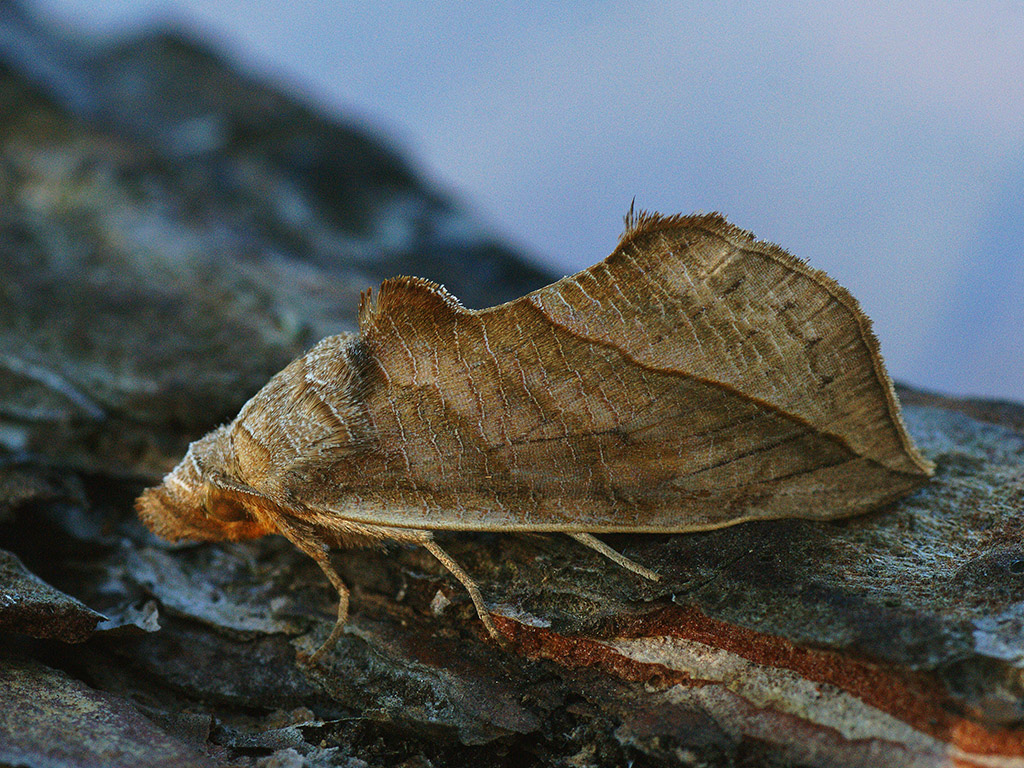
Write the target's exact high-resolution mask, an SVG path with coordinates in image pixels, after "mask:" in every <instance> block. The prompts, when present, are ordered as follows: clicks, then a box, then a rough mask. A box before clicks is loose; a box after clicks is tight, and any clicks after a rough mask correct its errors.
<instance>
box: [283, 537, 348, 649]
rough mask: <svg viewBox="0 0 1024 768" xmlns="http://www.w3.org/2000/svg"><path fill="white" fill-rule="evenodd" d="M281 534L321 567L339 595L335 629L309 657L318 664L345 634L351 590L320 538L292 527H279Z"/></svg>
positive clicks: (328, 548)
mask: <svg viewBox="0 0 1024 768" xmlns="http://www.w3.org/2000/svg"><path fill="white" fill-rule="evenodd" d="M278 528H279V530H280V531H281V534H282V535H283V536H284V537H285V538H287V539H288V540H289V541H290V542H291V543H292V544H294V545H295V546H296V547H297V548H298V549H299V550H300V551H301V552H303V553H305V554H307V555H309V556H310V557H311V558H312V559H313V561H314V562H315V563H316V564H317V565H319V566H320V570H321V571H323V572H324V575H326V576H327V580H328V581H330V582H331V586H333V587H334V589H335V590H336V591H337V593H338V618H337V619H336V620H335V622H334V628H333V629H331V634H330V635H328V637H327V639H326V640H324V641H323V643H321V644H320V647H319V648H317V649H316V650H315V651H314V652H313V655H312V656H310V657H309V659H308V661H307V663H308V664H316V662H317V661H319V660H320V657H321V656H323V655H324V654H325V653H326V652H327V651H328V650H329V649H331V648H333V647H334V645H335V644H336V643H337V642H338V638H340V637H341V636H342V634H344V632H345V624H346V622H347V621H348V602H349V590H348V586H347V585H346V584H345V582H344V581H343V580H342V578H341V575H340V574H339V573H338V572H337V571H336V570H335V568H334V566H333V565H331V560H330V557H329V556H328V553H329V552H330V547H328V545H327V544H326V543H325V542H323V541H321V540H320V539H319V538H317V537H315V536H313V535H311V532H310V531H297V530H293V529H292V528H291V527H290V526H286V525H279V526H278Z"/></svg>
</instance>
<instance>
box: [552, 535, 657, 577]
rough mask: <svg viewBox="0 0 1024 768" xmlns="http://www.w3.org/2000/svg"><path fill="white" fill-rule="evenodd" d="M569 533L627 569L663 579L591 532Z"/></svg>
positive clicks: (644, 575) (645, 575)
mask: <svg viewBox="0 0 1024 768" xmlns="http://www.w3.org/2000/svg"><path fill="white" fill-rule="evenodd" d="M569 535H570V536H572V537H573V538H574V539H576V541H578V542H579V543H580V544H582V545H583V546H585V547H590V548H591V549H593V550H596V551H598V552H600V553H601V554H602V555H604V556H605V557H607V558H608V559H609V560H613V561H614V562H616V563H618V564H619V565H621V566H622V567H623V568H625V569H626V570H627V571H632V572H633V573H635V574H638V575H640V576H643V577H644V578H645V579H650V580H651V581H661V576H659V575H658V574H656V573H655V572H654V571H652V570H651V569H650V568H644V567H643V566H642V565H640V563H636V562H633V561H632V560H630V559H629V558H628V557H626V556H625V555H623V554H622V553H620V552H616V551H615V550H614V549H612V548H611V547H609V546H608V545H607V544H605V543H604V542H603V541H601V540H600V539H597V538H594V537H593V536H591V535H590V534H589V533H570V534H569Z"/></svg>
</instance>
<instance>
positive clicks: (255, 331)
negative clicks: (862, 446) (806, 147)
mask: <svg viewBox="0 0 1024 768" xmlns="http://www.w3.org/2000/svg"><path fill="white" fill-rule="evenodd" d="M0 53H2V55H3V57H4V63H3V66H2V67H0V116H2V119H0V144H2V161H0V195H2V196H3V198H2V199H3V204H2V206H0V294H2V296H0V302H2V303H0V548H2V549H3V550H4V552H3V554H2V559H0V705H2V706H0V763H11V764H14V765H28V766H91V765H118V764H125V765H139V764H150V765H162V764H168V765H172V764H173V765H243V766H264V767H265V768H266V767H269V766H299V765H303V764H305V765H310V766H336V765H337V766H353V767H354V766H365V765H371V766H390V765H409V766H414V765H415V766H419V765H455V766H458V765H466V766H471V765H472V766H477V765H482V764H496V765H509V766H513V765H514V766H522V765H552V766H553V765H573V766H587V765H627V764H632V765H635V766H644V765H713V766H718V765H817V766H832V765H835V766H840V765H842V766H846V765H870V766H878V765H901V766H903V765H911V766H914V765H921V766H937V765H977V766H1013V765H1024V705H1022V701H1024V684H1022V680H1024V676H1022V671H1024V546H1022V545H1021V539H1022V536H1021V534H1022V530H1021V529H1022V527H1024V525H1022V522H1021V519H1022V515H1021V512H1022V511H1024V406H1020V405H1015V404H1011V403H1002V404H1000V403H986V402H977V401H952V400H948V399H944V398H941V397H936V396H930V395H924V394H921V393H915V392H906V391H905V392H902V393H901V395H902V399H903V402H904V404H905V406H906V408H905V416H906V420H907V426H908V429H909V431H910V433H911V435H912V436H913V438H914V439H915V441H916V442H917V444H918V445H919V446H920V448H921V449H922V452H923V453H924V454H925V456H926V457H927V458H928V459H930V460H932V461H934V462H936V464H937V472H936V477H935V478H934V479H933V480H932V481H931V482H929V483H928V484H927V485H926V486H925V487H923V488H922V489H920V490H919V491H917V492H916V493H914V494H913V495H911V496H909V497H907V498H906V499H904V500H902V501H901V502H899V503H897V504H896V505H893V506H890V507H888V508H885V509H882V510H879V511H877V512H874V513H871V514H869V515H864V516H860V517H856V518H851V519H849V520H844V521H840V522H809V521H792V520H791V521H774V522H759V523H751V524H745V525H742V526H738V527H735V528H730V529H725V530H720V531H713V532H707V533H696V534H688V535H675V536H670V535H648V536H638V535H619V536H611V537H608V541H609V543H610V544H612V545H614V546H616V547H617V548H619V549H621V550H622V551H623V552H624V553H625V554H626V555H628V556H631V557H634V558H636V559H638V560H642V561H643V562H644V563H645V564H648V565H650V566H651V567H653V568H655V569H657V570H658V571H659V572H660V573H661V574H662V575H663V577H664V580H663V581H662V582H661V583H658V584H647V583H644V582H642V580H640V579H638V578H637V577H636V576H634V575H633V574H630V573H628V572H625V571H623V570H621V569H618V568H616V567H614V566H612V565H611V564H610V563H608V562H606V561H605V560H603V559H602V558H600V557H599V556H598V555H597V554H595V553H592V552H589V551H586V550H583V549H582V548H580V547H579V545H577V544H575V543H574V542H572V541H569V540H567V539H565V538H564V537H558V536H556V537H550V536H539V535H517V536H511V535H501V534H463V533H460V534H455V533H452V534H447V535H445V536H444V537H443V538H442V543H443V544H444V546H446V548H447V549H448V550H450V552H451V554H452V555H453V556H455V557H456V558H457V559H458V560H459V561H460V562H461V563H462V564H463V565H464V566H465V567H466V569H467V570H468V571H469V572H470V573H471V574H472V575H473V577H474V578H475V579H477V580H478V582H479V583H480V585H481V588H482V589H483V593H484V596H485V598H486V600H487V602H488V604H489V606H490V607H491V609H492V611H493V615H494V619H495V622H496V623H497V624H498V625H499V628H500V629H501V630H502V631H503V632H504V633H505V634H506V635H508V636H509V638H510V641H509V644H508V647H506V648H500V647H498V646H497V645H495V644H494V643H493V642H491V641H489V640H488V639H486V637H485V636H484V633H483V629H482V627H481V626H480V623H479V621H478V620H477V618H476V616H475V613H474V611H473V607H472V605H471V604H470V602H469V600H468V598H467V597H466V595H465V594H464V592H463V590H462V589H461V587H460V586H459V585H458V584H457V583H456V582H454V580H453V579H452V578H451V577H450V576H448V575H447V574H446V573H445V572H444V569H443V568H442V567H441V566H440V565H439V564H438V563H437V562H436V561H435V560H434V559H433V558H432V556H431V555H429V553H426V552H424V551H421V550H415V549H404V548H394V549H392V550H390V551H389V552H387V553H384V552H377V551H373V550H352V551H345V552H338V553H336V554H335V555H334V556H333V562H334V563H335V565H336V566H337V567H338V569H339V571H340V572H341V574H342V576H343V577H344V578H345V579H346V581H347V582H348V583H349V584H350V585H351V586H352V588H353V604H352V608H353V611H352V618H351V622H350V624H349V626H348V628H347V632H346V634H345V635H344V636H343V638H342V640H341V642H340V643H339V644H338V647H337V648H336V649H335V650H334V651H333V652H331V653H330V654H328V655H327V656H325V657H324V658H323V659H322V661H321V663H320V664H319V665H317V666H316V667H313V668H308V667H303V666H302V665H301V664H298V663H297V659H296V657H297V654H298V653H299V652H305V653H308V652H310V651H312V650H313V649H314V648H315V647H316V646H317V644H318V643H319V642H320V641H321V640H323V638H324V637H326V635H327V633H328V632H329V630H330V627H331V625H332V623H333V611H334V607H335V605H334V595H333V594H332V591H331V589H330V587H329V585H328V584H327V583H326V581H325V579H324V578H323V575H322V574H321V572H320V571H319V569H318V568H317V566H316V565H315V564H314V563H313V562H312V561H310V560H308V558H306V557H305V556H303V555H302V554H300V553H299V552H297V551H295V550H294V548H293V547H292V546H291V545H290V544H289V543H288V542H286V541H284V540H282V539H279V538H273V537H271V538H267V539H263V540H258V541H254V542H246V543H237V544H200V545H169V544H167V543H165V542H162V541H160V540H158V539H156V538H155V537H153V536H152V535H151V534H149V533H148V532H146V531H145V529H144V528H143V527H142V526H141V524H140V523H139V522H138V521H137V520H136V518H135V516H134V513H133V511H132V509H131V503H132V500H133V499H134V497H135V496H136V495H137V494H138V492H139V491H140V490H141V489H142V488H143V487H144V486H145V485H147V484H149V483H151V482H152V481H153V480H154V479H157V478H158V477H159V475H160V474H161V473H162V472H163V471H164V470H165V469H167V468H168V467H169V466H170V465H171V464H172V463H173V462H174V460H176V459H177V458H178V457H179V456H180V455H181V453H182V452H183V450H184V446H185V445H187V443H188V441H189V440H191V439H194V438H195V437H197V436H198V435H199V434H201V433H203V432H205V431H206V430H208V429H209V428H211V427H213V426H215V425H216V424H218V423H220V422H222V421H224V420H226V419H227V418H230V417H231V416H232V415H233V414H234V412H236V411H237V409H238V407H239V406H240V405H241V403H243V402H244V401H245V400H246V398H248V397H249V396H250V395H251V394H252V393H253V391H255V389H257V388H258V387H259V386H260V385H261V384H262V383H263V382H264V381H265V380H266V378H267V376H269V375H270V374H271V373H273V372H274V371H276V370H277V369H279V368H280V367H281V366H282V365H283V364H284V363H285V362H286V361H287V360H288V359H291V357H293V356H294V355H295V354H296V353H297V352H299V351H301V350H302V349H304V348H306V347H308V346H309V345H310V344H311V343H312V342H313V341H315V340H316V339H317V338H319V337H320V336H322V335H325V334H327V333H333V332H336V331H338V330H346V329H351V328H352V325H353V322H354V315H353V314H352V312H354V309H355V307H356V302H355V297H356V296H357V295H358V292H359V291H360V290H361V289H362V288H364V287H366V286H367V285H370V284H375V283H377V282H379V280H380V279H381V278H383V277H385V276H387V275H391V274H395V273H403V272H404V273H413V274H421V275H424V276H426V277H430V278H433V279H435V280H438V281H440V282H445V283H446V284H448V285H449V287H450V288H452V290H453V292H455V293H456V294H457V295H459V296H460V297H461V298H463V299H465V300H466V301H467V302H468V303H470V304H473V305H476V306H487V305H490V304H494V303H497V302H499V301H502V300H504V299H508V298H513V297H514V296H518V295H521V294H523V293H525V292H526V291H528V290H530V289H532V288H535V287H538V286H539V285H541V284H543V283H545V282H548V278H549V276H546V275H542V274H540V273H538V272H537V271H536V270H533V269H531V268H529V267H527V266H524V265H523V264H522V262H521V261H519V260H517V259H516V258H515V257H514V255H513V254H511V253H510V252H508V251H506V250H504V249H502V248H501V247H500V246H498V245H496V244H495V243H494V242H493V240H491V239H489V238H488V237H487V236H486V234H485V233H477V234H473V230H472V228H471V227H470V226H469V225H468V224H467V223H466V220H465V219H464V218H461V214H460V213H459V212H458V211H457V210H456V209H454V208H453V207H452V206H450V205H449V204H447V203H445V202H444V201H443V200H441V199H440V198H439V197H438V196H437V195H436V194H435V193H433V192H431V191H430V190H429V188H427V187H426V186H425V185H424V183H423V182H422V181H421V180H419V179H417V178H416V176H415V174H413V173H411V172H410V171H409V170H408V168H407V166H406V165H405V164H404V163H403V162H402V161H401V159H400V158H399V157H398V156H397V155H396V154H395V153H394V152H392V151H390V150H387V149H385V148H383V147H381V146H380V145H378V144H376V143H375V142H374V141H373V140H372V139H369V138H367V137H366V136H364V135H362V134H360V133H358V132H356V131H353V130H351V129H348V128H345V127H342V126H339V125H336V124H332V123H330V122H328V121H326V120H324V119H323V118H321V117H320V116H318V115H316V114H315V113H313V112H311V111H309V110H308V109H306V108H303V107H301V106H297V105H296V104H295V103H294V102H293V101H291V100H289V99H288V98H287V97H286V96H283V95H280V94H277V93H275V92H273V91H271V90H269V89H267V88H266V87H264V86H262V85H260V84H258V83H252V82H247V81H245V80H243V79H240V78H239V77H237V76H236V75H234V74H233V73H232V72H231V71H230V69H228V68H226V67H224V66H223V65H221V64H220V63H219V62H218V61H217V60H216V59H214V58H213V57H211V56H210V55H209V54H207V53H205V52H203V51H202V50H201V49H198V48H197V47H195V46H192V45H190V44H186V43H182V42H180V41H177V40H175V39H173V38H171V37H168V36H154V37H149V38H145V39H141V40H137V41H133V42H131V43H126V44H123V45H119V46H117V47H114V48H102V49H96V48H89V47H88V46H85V45H84V44H81V43H78V42H75V41H71V42H66V41H65V42H62V41H58V40H55V39H54V38H53V37H52V36H51V34H50V33H49V32H47V31H46V30H45V29H40V28H38V27H36V26H34V25H33V24H32V23H31V22H30V21H28V20H26V19H25V18H24V17H23V16H21V15H20V14H19V13H18V11H17V9H16V8H15V7H13V6H11V5H9V4H4V5H0ZM129 84H130V85H131V87H128V86H129ZM453 232H461V233H462V234H460V235H459V236H458V238H455V236H454V235H453V234H452V233H453ZM396 233H397V234H396ZM467 233H468V234H467ZM441 254H446V258H450V261H445V260H442V259H441ZM97 614H99V615H97ZM119 761H120V762H119Z"/></svg>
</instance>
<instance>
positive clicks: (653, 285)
mask: <svg viewBox="0 0 1024 768" xmlns="http://www.w3.org/2000/svg"><path fill="white" fill-rule="evenodd" d="M931 473H932V465H931V464H930V463H929V462H928V461H926V460H925V459H924V458H923V457H922V456H921V454H920V453H918V451H917V449H916V447H915V446H914V444H913V442H912V441H911V439H910V437H909V435H908V434H907V431H906V428H905V426H904V423H903V419H902V417H901V416H900V407H899V403H898V401H897V399H896V395H895V393H894V391H893V387H892V382H891V381H890V379H889V376H888V374H887V373H886V370H885V368H884V366H883V363H882V358H881V356H880V355H879V351H878V342H877V341H876V339H875V336H874V335H873V334H872V332H871V328H870V321H869V320H868V318H867V317H866V316H865V315H864V313H863V312H862V311H861V310H860V307H859V306H858V304H857V302H856V300H855V299H854V298H853V297H852V296H851V295H850V294H849V293H848V292H847V291H846V290H845V289H843V288H842V287H840V286H839V285H838V284H837V283H836V282H835V281H833V280H832V279H831V278H829V277H828V276H827V275H826V274H824V273H823V272H820V271H818V270H816V269H812V268H810V267H808V266H807V265H806V264H805V263H804V262H803V261H800V260H799V259H797V258H794V257H793V256H791V255H789V254H788V253H786V252H785V251H783V250H781V249H780V248H778V247H776V246H774V245H770V244H767V243H763V242H758V241H756V240H755V239H754V237H753V236H752V235H751V234H749V233H747V232H744V231H742V230H740V229H737V228H736V227H733V226H732V225H730V224H728V223H727V222H726V221H725V220H724V219H723V218H722V217H720V216H718V215H715V214H712V215H708V216H688V217H684V216H673V217H661V216H659V215H657V214H640V215H639V216H636V217H634V216H633V215H632V214H631V215H630V216H627V218H626V231H625V233H624V234H623V236H622V239H621V240H620V242H619V244H618V246H617V247H616V248H615V251H614V252H613V253H612V255H611V256H609V257H608V258H607V259H605V260H604V261H603V262H601V263H600V264H597V265H595V266H593V267H590V268H589V269H585V270H583V271H582V272H580V273H578V274H576V275H572V276H570V277H565V278H563V279H562V280H559V281H558V282H556V283H554V284H552V285H549V286H547V287H546V288H542V289H540V290H538V291H535V292H533V293H531V294H529V295H527V296H524V297H522V298H520V299H517V300H516V301H511V302H509V303H507V304H502V305H501V306H497V307H493V308H491V309H485V310H481V311H474V310H469V309H466V308H465V307H463V306H462V305H461V304H460V303H459V301H458V300H457V299H456V298H455V297H454V296H452V295H451V294H449V293H448V292H447V291H446V290H445V289H444V288H443V287H441V286H439V285H436V284H434V283H431V282H429V281H427V280H422V279H418V278H409V277H399V278H394V279H391V280H386V281H385V282H384V283H383V284H382V285H381V287H380V290H379V291H378V293H377V296H376V300H373V299H372V298H371V294H370V292H369V291H367V292H366V293H365V294H364V295H363V297H362V300H361V302H360V306H359V334H358V335H356V334H342V335H339V336H332V337H329V338H326V339H324V340H323V341H321V342H320V343H318V344H317V345H316V346H314V347H313V348H312V349H311V350H310V351H309V352H307V353H306V354H305V355H303V356H302V357H300V358H298V359H297V360H295V361H293V362H292V363H291V364H290V365H288V366H287V367H286V368H285V369H284V370H283V371H281V372H280V373H278V374H277V375H276V376H274V377H273V378H272V379H271V380H270V381H269V382H268V383H267V385H266V386H265V387H263V389H261V390H260V391H259V392H258V393H256V395H255V396H254V397H253V398H252V399H251V400H250V401H249V402H248V403H246V404H245V406H244V407H243V408H242V410H241V412H240V413H239V414H238V416H237V417H236V418H235V420H234V421H232V422H231V423H230V424H227V425H225V426H222V427H219V428H218V429H215V430H214V431H212V432H210V433H209V434H208V435H206V436H205V437H203V438H202V439H200V440H198V441H196V442H194V443H192V445H191V446H190V447H189V449H188V453H186V454H185V457H184V459H182V461H181V463H180V464H179V465H178V466H177V467H176V468H175V469H174V470H173V471H172V472H171V473H170V474H168V475H167V477H166V478H165V479H164V481H163V483H162V484H161V485H160V486H159V487H156V488H151V489H149V490H147V491H146V492H145V493H144V494H143V495H142V496H141V497H140V498H139V500H138V502H137V508H138V512H139V515H140V516H141V518H142V520H143V521H144V522H145V523H146V525H148V526H149V527H150V528H151V529H152V530H153V531H154V532H156V533H158V534H160V535H162V536H165V537H167V538H170V539H182V538H185V539H198V540H205V541H210V540H218V539H230V540H237V539H245V538H250V537H257V536H263V535H264V534H269V533H279V534H282V535H284V536H286V537H287V538H288V539H289V540H291V541H292V542H293V543H294V544H295V545H296V546H297V547H298V548H299V549H300V550H302V551H303V552H305V553H306V554H308V555H309V556H310V557H312V558H313V559H314V560H315V561H316V562H317V563H318V564H319V565H320V567H321V568H322V569H323V571H324V573H326V574H327V577H328V578H329V579H330V581H331V583H332V584H333V585H334V587H335V588H336V589H337V591H338V594H339V597H340V600H339V605H338V620H337V623H336V625H335V627H334V630H333V632H332V633H331V635H330V637H329V638H328V639H327V641H326V642H325V643H324V644H323V645H322V646H321V647H320V648H319V650H317V652H316V653H315V654H314V655H313V657H312V658H313V659H314V660H315V659H316V658H318V657H319V656H320V655H321V654H322V653H323V652H324V651H325V650H326V649H327V648H329V647H330V646H331V645H332V644H333V643H334V642H335V640H336V639H337V638H338V637H339V635H340V634H341V632H342V627H343V624H344V622H345V619H346V617H347V614H348V590H347V588H346V587H345V584H344V583H343V582H342V580H341V577H340V576H339V575H338V574H337V572H336V571H335V570H334V568H333V567H332V566H331V563H330V561H329V560H328V548H329V547H332V546H337V545H342V546H353V545H363V544H369V543H373V542H378V541H381V540H393V541H399V542H408V543H412V544H419V545H421V546H423V547H426V548H427V549H428V550H429V551H430V552H432V553H433V554H434V555H435V556H436V557H437V558H438V560H440V561H441V562H442V563H443V564H444V565H445V566H446V567H447V568H448V570H449V571H451V573H452V574H453V575H454V576H455V577H456V578H457V579H458V580H459V581H460V582H462V584H463V585H464V586H465V587H466V589H467V590H468V591H469V594H470V596H471V598H472V600H473V602H474V604H475V605H476V609H477V612H478V613H479V615H480V619H481V620H482V622H483V624H484V626H485V627H486V628H487V630H488V631H489V632H490V633H491V635H492V636H495V637H497V636H498V634H497V631H496V629H495V627H494V625H493V623H492V622H491V619H490V616H489V614H488V611H487V608H486V606H485V604H484V600H483V598H482V596H481V594H480V591H479V589H477V587H476V585H475V584H474V582H473V580H472V579H471V578H470V577H469V575H468V574H467V573H466V572H465V571H464V570H463V569H462V568H461V567H459V565H458V564H457V563H456V562H455V561H454V560H452V558H451V557H449V556H448V555H447V554H446V553H445V552H444V550H442V549H441V548H439V547H438V545H437V544H436V543H435V541H434V538H433V535H432V533H431V531H434V530H464V531H509V532H514V531H541V532H563V533H567V534H569V535H571V536H573V537H574V538H575V539H576V540H577V541H579V542H581V543H583V544H585V545H587V546H589V547H592V548H594V549H596V550H598V551H599V552H601V553H602V554H605V555H607V556H609V557H610V558H611V559H613V560H615V561H616V562H618V563H619V564H621V565H623V566H625V567H627V568H630V569H631V570H633V571H635V572H637V573H639V574H641V575H643V576H646V577H648V578H653V579H656V578H657V575H656V574H654V573H652V572H651V571H649V570H647V569H646V568H644V567H642V566H640V565H638V564H636V563H633V562H632V561H630V560H628V559H626V558H625V557H623V556H622V555H620V554H618V553H617V552H615V551H614V550H612V549H610V548H609V547H607V546H606V545H605V544H603V543H602V542H600V541H599V540H598V539H596V538H594V536H593V535H592V534H595V533H611V532H630V533H677V532H685V531H698V530H706V529H709V528H718V527H721V526H726V525H733V524H735V523H740V522H743V521H746V520H759V519H766V518H783V517H802V518H813V519H822V520H824V519H831V518H838V517H843V516H846V515H855V514H858V513H861V512H866V511H868V510H871V509H874V508H876V507H878V506H880V505H883V504H885V503H887V502H890V501H893V500H894V499H897V498H899V497H900V496H903V495H904V494H906V493H908V492H909V491H911V490H912V489H914V488H916V487H917V486H919V485H920V484H921V483H923V482H924V481H925V480H926V479H927V478H928V477H929V476H930V475H931Z"/></svg>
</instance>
